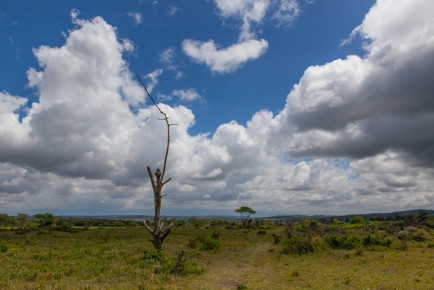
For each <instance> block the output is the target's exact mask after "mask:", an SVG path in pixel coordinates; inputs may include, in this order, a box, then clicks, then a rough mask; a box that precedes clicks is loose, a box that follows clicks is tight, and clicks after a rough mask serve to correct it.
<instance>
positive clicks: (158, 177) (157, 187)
mask: <svg viewBox="0 0 434 290" xmlns="http://www.w3.org/2000/svg"><path fill="white" fill-rule="evenodd" d="M137 78H138V79H139V81H140V83H141V84H142V86H143V87H144V88H145V91H146V93H147V94H148V97H149V98H150V99H151V101H152V102H153V103H154V105H155V107H156V108H157V109H158V111H159V112H160V114H161V115H163V117H164V118H163V120H164V121H166V125H167V145H166V154H165V156H164V164H163V172H161V170H160V169H159V168H157V170H156V171H155V178H154V175H153V174H152V170H151V168H150V167H149V166H148V167H147V169H148V175H149V179H150V180H151V185H152V189H153V191H154V203H155V215H154V229H152V228H151V227H150V226H149V225H148V224H147V223H146V220H145V221H144V223H145V227H146V229H147V230H148V232H149V233H150V234H151V235H152V239H151V240H150V241H151V242H152V244H154V248H155V249H157V250H161V249H162V246H163V241H164V239H165V238H166V237H167V236H168V235H169V233H170V231H171V229H172V227H173V226H174V225H175V224H174V223H173V222H172V223H171V224H170V225H168V226H167V227H163V224H162V223H161V216H160V211H161V198H162V197H163V196H162V195H161V192H162V188H163V186H164V185H165V184H166V183H168V182H169V181H170V180H171V178H169V179H167V180H166V181H164V174H165V173H166V164H167V156H168V155H169V147H170V126H171V125H173V124H170V123H169V119H168V117H167V115H166V113H164V112H163V111H162V110H161V109H160V107H159V106H158V105H157V103H156V102H155V101H154V99H153V98H152V97H151V94H149V92H148V89H147V88H146V86H145V85H144V84H143V82H142V80H141V79H140V78H139V76H138V75H137Z"/></svg>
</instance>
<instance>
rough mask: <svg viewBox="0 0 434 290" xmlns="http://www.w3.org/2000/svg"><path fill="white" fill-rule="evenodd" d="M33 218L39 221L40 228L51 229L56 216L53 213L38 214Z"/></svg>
mask: <svg viewBox="0 0 434 290" xmlns="http://www.w3.org/2000/svg"><path fill="white" fill-rule="evenodd" d="M33 218H34V219H37V220H38V222H39V226H40V227H49V226H51V225H52V224H53V223H54V216H53V214H51V213H38V214H35V215H34V216H33Z"/></svg>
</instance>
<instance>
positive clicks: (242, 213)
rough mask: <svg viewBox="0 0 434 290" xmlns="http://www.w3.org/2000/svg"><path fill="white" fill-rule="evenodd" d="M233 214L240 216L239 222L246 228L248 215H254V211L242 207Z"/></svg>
mask: <svg viewBox="0 0 434 290" xmlns="http://www.w3.org/2000/svg"><path fill="white" fill-rule="evenodd" d="M235 212H237V213H239V214H240V216H241V222H242V223H243V227H247V226H248V225H249V221H250V223H251V220H250V215H252V214H255V213H256V211H255V210H253V209H251V208H250V207H248V206H242V207H240V208H238V209H236V210H235Z"/></svg>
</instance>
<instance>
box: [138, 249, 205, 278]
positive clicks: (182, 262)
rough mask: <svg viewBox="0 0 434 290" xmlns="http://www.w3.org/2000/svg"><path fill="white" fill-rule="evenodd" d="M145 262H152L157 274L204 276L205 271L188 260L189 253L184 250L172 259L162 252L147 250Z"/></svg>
mask: <svg viewBox="0 0 434 290" xmlns="http://www.w3.org/2000/svg"><path fill="white" fill-rule="evenodd" d="M144 254H145V256H144V258H145V260H148V261H152V262H153V263H154V264H155V265H154V272H155V273H156V274H175V275H187V274H202V273H203V271H204V269H203V267H201V266H198V265H197V263H196V262H193V261H188V260H187V252H186V251H184V250H181V251H179V252H178V253H177V254H176V257H170V256H167V255H166V254H164V252H163V251H161V250H155V249H151V250H146V251H144Z"/></svg>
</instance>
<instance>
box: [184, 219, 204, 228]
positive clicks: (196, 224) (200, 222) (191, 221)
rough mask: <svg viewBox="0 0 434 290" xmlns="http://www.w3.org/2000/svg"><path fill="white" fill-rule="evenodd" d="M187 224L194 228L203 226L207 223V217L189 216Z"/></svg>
mask: <svg viewBox="0 0 434 290" xmlns="http://www.w3.org/2000/svg"><path fill="white" fill-rule="evenodd" d="M188 224H189V225H190V226H193V227H196V228H200V227H203V226H205V225H207V224H208V220H207V219H203V218H202V219H201V218H196V217H191V218H189V219H188Z"/></svg>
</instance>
